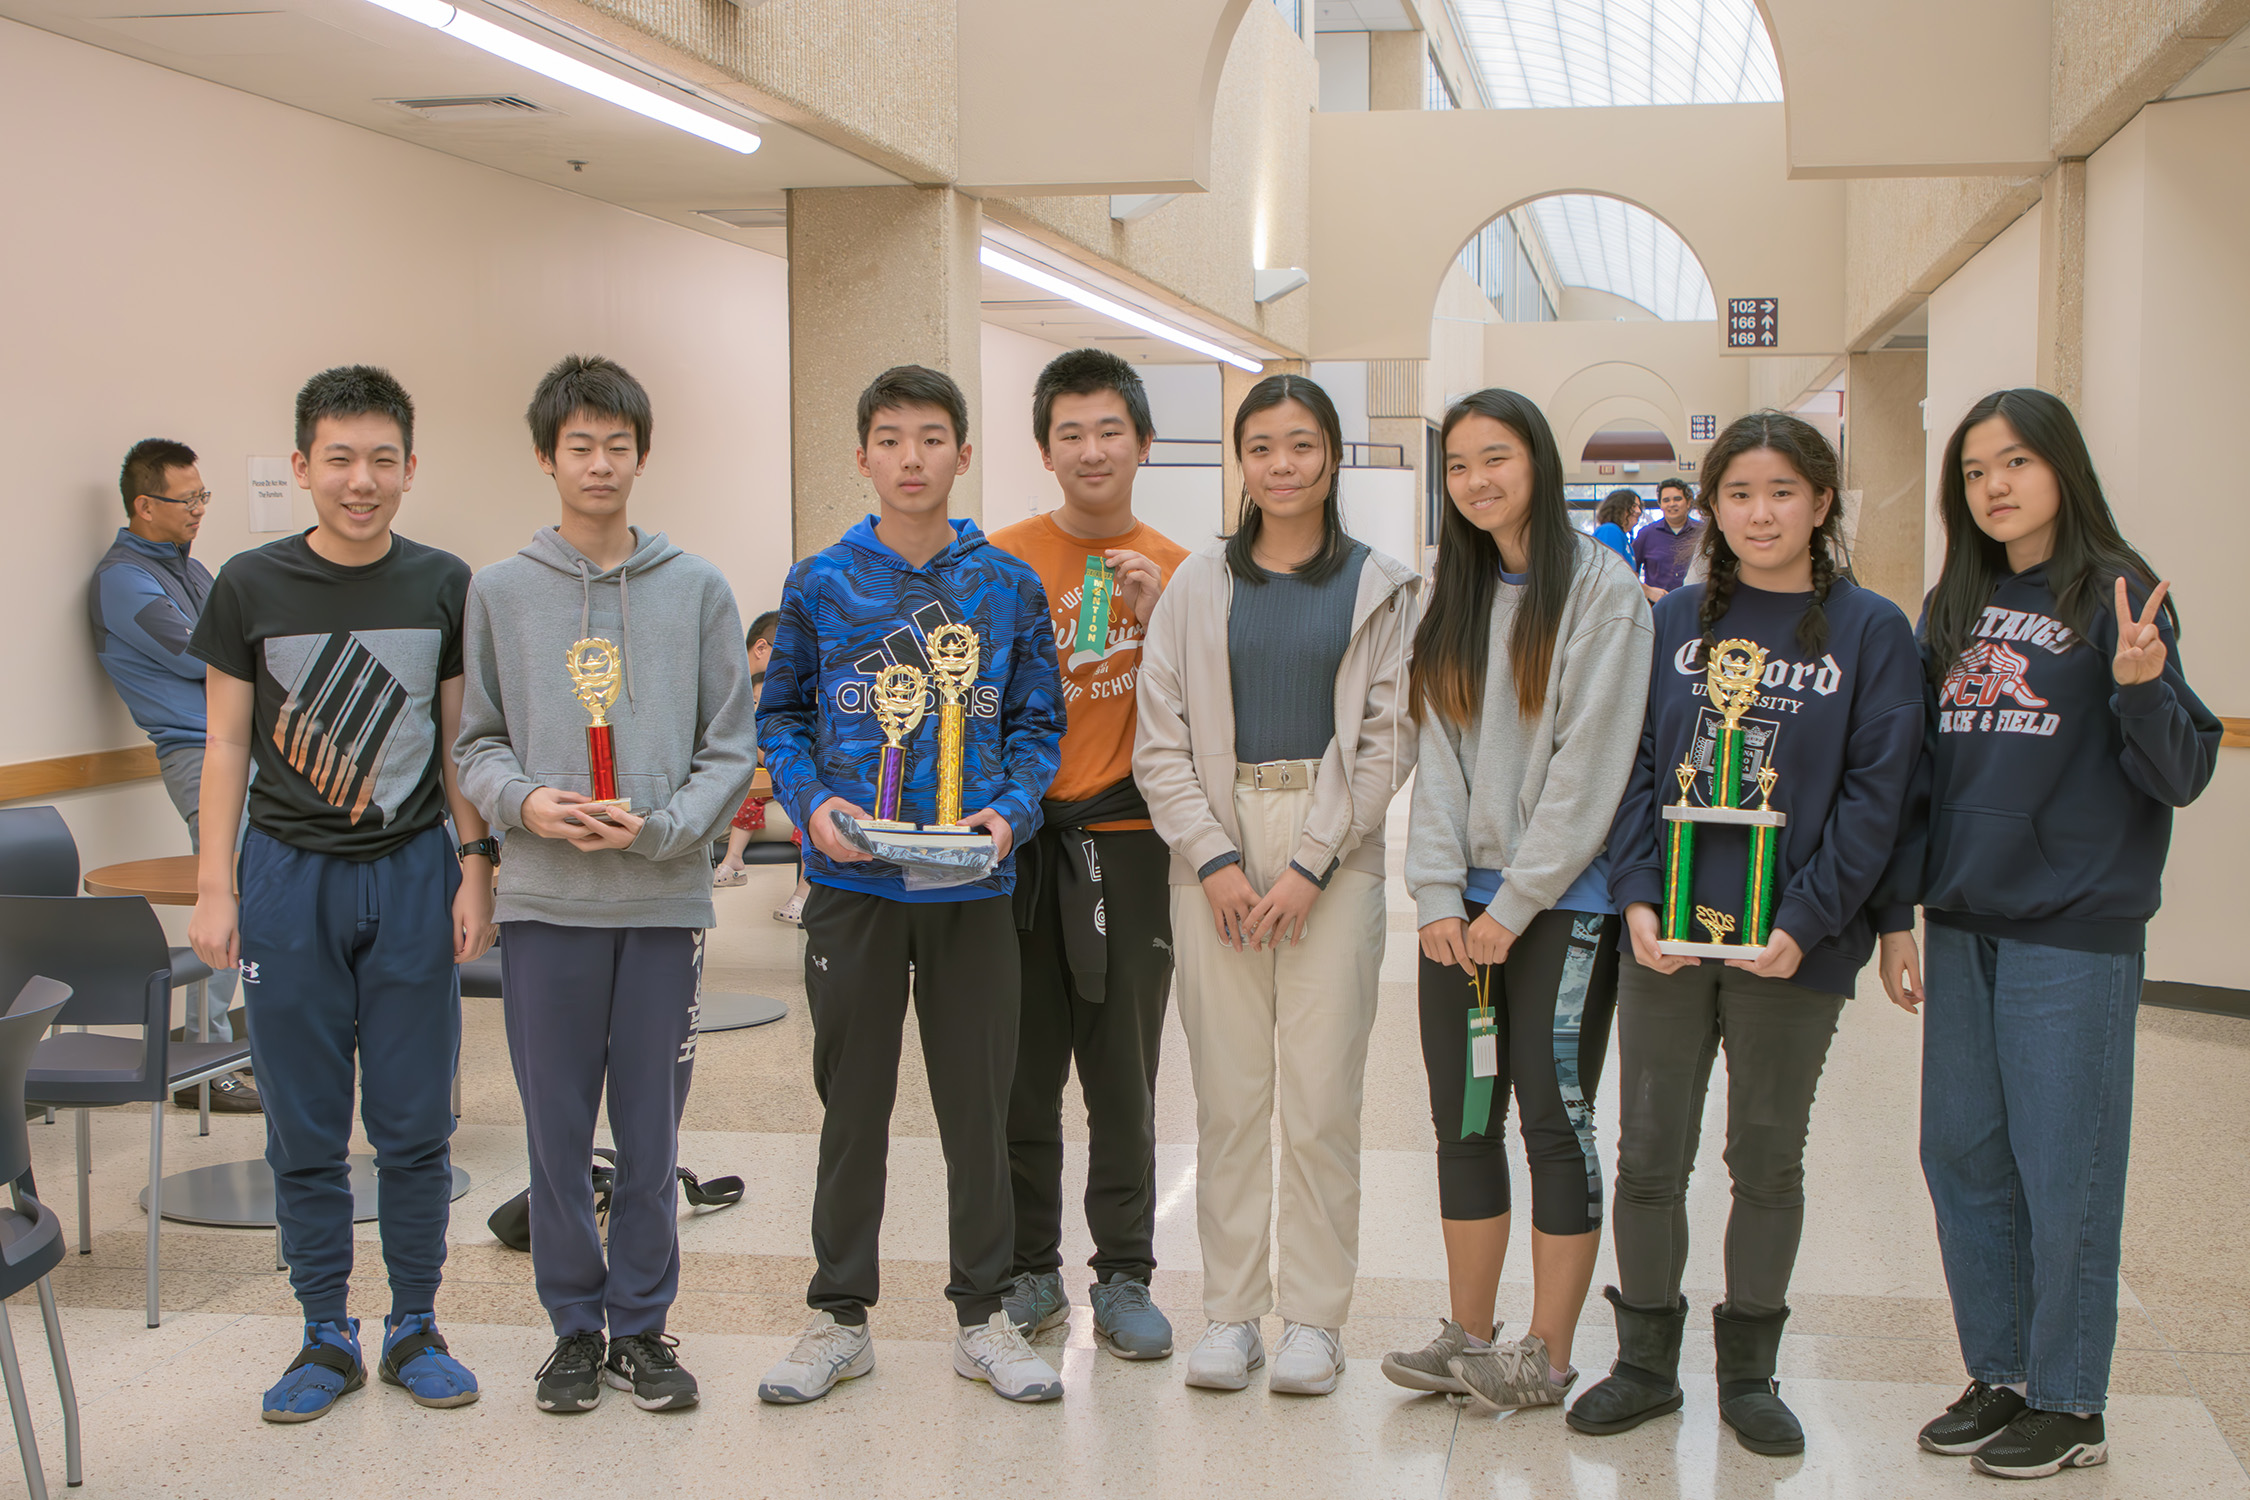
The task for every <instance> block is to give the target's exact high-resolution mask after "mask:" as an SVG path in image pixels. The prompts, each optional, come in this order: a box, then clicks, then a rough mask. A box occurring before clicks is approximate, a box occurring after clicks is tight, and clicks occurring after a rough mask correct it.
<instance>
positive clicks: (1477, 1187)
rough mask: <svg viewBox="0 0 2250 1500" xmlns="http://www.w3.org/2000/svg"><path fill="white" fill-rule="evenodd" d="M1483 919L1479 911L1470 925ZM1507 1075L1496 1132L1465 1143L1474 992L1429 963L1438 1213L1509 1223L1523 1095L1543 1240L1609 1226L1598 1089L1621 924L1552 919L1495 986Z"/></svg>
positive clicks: (1449, 970)
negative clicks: (1514, 1141)
mask: <svg viewBox="0 0 2250 1500" xmlns="http://www.w3.org/2000/svg"><path fill="white" fill-rule="evenodd" d="M1483 911H1484V908H1483V907H1482V906H1479V905H1477V904H1476V903H1474V902H1471V903H1470V904H1469V907H1468V914H1469V920H1470V921H1472V922H1473V921H1475V920H1476V918H1477V917H1478V915H1479V914H1481V913H1482V912H1483ZM1491 1000H1492V1008H1493V1014H1494V1019H1495V1021H1496V1022H1497V1023H1498V1031H1499V1036H1498V1042H1499V1047H1500V1076H1498V1077H1497V1078H1495V1079H1493V1081H1492V1085H1493V1086H1492V1121H1491V1124H1490V1125H1489V1126H1488V1127H1487V1130H1488V1133H1487V1134H1483V1135H1472V1136H1469V1137H1467V1138H1466V1139H1464V1138H1463V1137H1462V1135H1461V1096H1462V1094H1463V1093H1464V1092H1465V1089H1466V1085H1467V1075H1468V1069H1469V1012H1470V1010H1471V1009H1472V1008H1473V1007H1474V1006H1475V1005H1476V986H1475V985H1474V984H1473V983H1471V981H1470V979H1469V976H1468V975H1467V974H1464V973H1463V972H1462V971H1461V970H1460V968H1459V967H1458V966H1452V965H1445V964H1437V963H1432V962H1431V961H1430V958H1429V955H1427V954H1424V955H1423V957H1422V969H1421V1010H1422V1062H1423V1064H1424V1066H1425V1067H1427V1068H1428V1070H1429V1075H1430V1118H1431V1123H1433V1124H1434V1125H1435V1126H1436V1127H1437V1161H1438V1212H1439V1213H1440V1214H1442V1215H1443V1216H1444V1217H1446V1218H1448V1219H1494V1218H1498V1217H1499V1216H1500V1215H1502V1214H1504V1213H1506V1212H1508V1204H1509V1197H1508V1152H1507V1148H1506V1146H1505V1145H1504V1144H1503V1143H1502V1141H1501V1139H1500V1135H1499V1130H1500V1126H1501V1123H1502V1122H1503V1121H1504V1120H1505V1119H1506V1118H1507V1111H1508V1092H1509V1090H1510V1089H1511V1088H1512V1089H1514V1091H1515V1096H1516V1113H1517V1116H1518V1118H1519V1120H1520V1122H1521V1124H1522V1126H1523V1151H1524V1159H1525V1161H1526V1162H1527V1163H1528V1164H1529V1166H1530V1168H1531V1223H1532V1227H1533V1228H1535V1229H1537V1230H1538V1231H1539V1232H1540V1233H1541V1234H1588V1233H1591V1232H1592V1231H1594V1230H1597V1229H1599V1228H1601V1225H1602V1164H1601V1158H1600V1157H1599V1156H1597V1155H1596V1154H1595V1152H1594V1088H1595V1085H1597V1084H1598V1083H1600V1082H1601V1076H1602V1057H1603V1054H1604V1053H1605V1052H1607V1051H1608V1049H1609V1023H1610V1017H1611V1016H1612V1015H1613V1014H1614V1013H1615V1012H1616V1009H1617V918H1616V917H1615V916H1602V915H1595V914H1591V913H1586V912H1570V911H1544V912H1541V913H1540V914H1539V915H1538V916H1536V917H1534V918H1533V919H1532V922H1531V926H1530V927H1529V928H1527V929H1525V931H1524V932H1523V933H1522V934H1521V935H1520V936H1518V937H1517V939H1516V941H1515V946H1514V947H1512V948H1510V949H1509V950H1508V961H1507V962H1506V963H1504V964H1502V965H1501V966H1500V967H1499V968H1498V969H1497V970H1496V971H1494V973H1493V975H1492V984H1491Z"/></svg>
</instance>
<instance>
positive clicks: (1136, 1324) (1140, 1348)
mask: <svg viewBox="0 0 2250 1500" xmlns="http://www.w3.org/2000/svg"><path fill="white" fill-rule="evenodd" d="M1086 1292H1087V1296H1088V1298H1089V1299H1090V1300H1091V1301H1092V1302H1093V1304H1094V1337H1095V1339H1096V1340H1097V1341H1099V1342H1100V1344H1101V1346H1102V1347H1103V1348H1105V1349H1107V1350H1108V1351H1109V1352H1110V1353H1112V1354H1114V1355H1116V1356H1117V1357H1118V1358H1119V1359H1169V1358H1171V1356H1172V1320H1171V1319H1169V1318H1167V1317H1165V1316H1164V1314H1163V1313H1162V1312H1161V1311H1159V1310H1158V1308H1157V1306H1156V1304H1155V1303H1154V1302H1152V1301H1150V1300H1149V1295H1148V1283H1147V1282H1146V1281H1144V1280H1141V1279H1140V1278H1139V1277H1136V1276H1134V1275H1132V1274H1131V1273H1130V1272H1127V1271H1112V1272H1110V1273H1109V1275H1108V1276H1107V1277H1105V1278H1103V1279H1102V1280H1100V1281H1097V1282H1095V1283H1094V1284H1093V1285H1092V1286H1090V1287H1088V1288H1087V1289H1086ZM1066 1307H1067V1304H1066Z"/></svg>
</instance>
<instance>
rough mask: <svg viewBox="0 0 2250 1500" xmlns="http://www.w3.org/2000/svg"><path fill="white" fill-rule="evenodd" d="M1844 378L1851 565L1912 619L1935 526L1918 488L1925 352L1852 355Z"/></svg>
mask: <svg viewBox="0 0 2250 1500" xmlns="http://www.w3.org/2000/svg"><path fill="white" fill-rule="evenodd" d="M1850 358H1851V363H1850V366H1849V368H1848V370H1847V372H1846V375H1845V380H1844V487H1845V488H1846V489H1848V490H1856V491H1858V492H1859V517H1858V528H1857V535H1856V537H1855V538H1854V541H1853V546H1852V566H1853V570H1854V571H1855V572H1856V573H1857V575H1858V577H1859V581H1860V582H1861V583H1862V584H1863V585H1865V586H1866V587H1868V588H1871V589H1873V590H1874V591H1875V592H1876V593H1878V594H1881V595H1882V596H1883V597H1884V598H1886V599H1888V600H1890V601H1891V602H1892V603H1893V604H1896V605H1897V606H1898V607H1899V608H1900V609H1903V610H1905V611H1906V617H1907V618H1908V619H1909V620H1911V619H1915V618H1917V617H1918V616H1919V615H1920V613H1921V608H1922V592H1923V579H1922V567H1923V553H1922V547H1923V536H1924V532H1925V530H1926V528H1929V527H1933V526H1935V525H1936V524H1937V522H1936V521H1935V519H1934V518H1933V517H1932V515H1931V511H1932V508H1933V505H1934V499H1935V497H1932V496H1926V495H1924V493H1923V488H1924V483H1925V480H1924V447H1923V432H1922V397H1923V394H1924V392H1925V391H1926V390H1927V389H1928V385H1929V355H1928V354H1926V353H1924V352H1923V351H1922V350H1919V349H1900V350H1892V351H1887V352H1884V353H1880V354H1854V355H1852V356H1851V357H1850Z"/></svg>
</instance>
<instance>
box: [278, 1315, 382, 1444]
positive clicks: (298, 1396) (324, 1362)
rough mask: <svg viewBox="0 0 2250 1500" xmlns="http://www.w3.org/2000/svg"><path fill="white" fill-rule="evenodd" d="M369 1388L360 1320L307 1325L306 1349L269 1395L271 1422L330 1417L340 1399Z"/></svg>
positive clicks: (301, 1350) (308, 1420) (298, 1352)
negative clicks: (360, 1339) (361, 1341)
mask: <svg viewBox="0 0 2250 1500" xmlns="http://www.w3.org/2000/svg"><path fill="white" fill-rule="evenodd" d="M365 1384H367V1366H366V1365H365V1364H364V1363H362V1362H361V1360H360V1357H359V1319H357V1318H347V1319H345V1320H344V1321H343V1322H341V1323H307V1324H306V1325H305V1345H304V1347H303V1348H301V1349H299V1350H298V1351H297V1358H296V1359H295V1360H294V1361H293V1362H292V1363H291V1364H290V1366H289V1368H288V1369H287V1370H284V1371H283V1372H282V1375H281V1379H280V1380H278V1381H276V1382H275V1383H274V1385H273V1387H272V1388H271V1389H269V1390H268V1391H267V1392H266V1402H265V1410H264V1411H263V1412H261V1413H260V1415H261V1416H263V1417H264V1418H265V1419H266V1420H267V1421H269V1422H310V1421H311V1420H313V1418H315V1417H325V1416H327V1415H328V1408H330V1407H331V1406H334V1405H335V1404H336V1401H337V1398H339V1397H342V1396H348V1395H350V1394H351V1393H352V1392H353V1391H356V1390H358V1389H359V1388H360V1387H361V1386H363V1385H365Z"/></svg>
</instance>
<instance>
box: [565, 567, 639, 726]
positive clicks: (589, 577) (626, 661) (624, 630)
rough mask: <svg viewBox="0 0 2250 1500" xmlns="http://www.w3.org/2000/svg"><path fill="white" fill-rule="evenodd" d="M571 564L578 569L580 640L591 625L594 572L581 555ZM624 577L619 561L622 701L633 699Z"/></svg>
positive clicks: (630, 616)
mask: <svg viewBox="0 0 2250 1500" xmlns="http://www.w3.org/2000/svg"><path fill="white" fill-rule="evenodd" d="M575 566H576V567H577V569H578V590H579V592H578V638H579V639H580V640H584V639H586V632H587V631H588V630H589V629H591V628H592V627H593V621H594V575H593V572H592V570H591V568H590V565H589V564H588V563H587V561H586V559H585V558H583V557H581V558H579V559H578V561H577V563H576V564H575ZM625 579H626V568H625V565H624V564H623V563H619V564H618V565H617V618H618V625H619V626H620V630H619V634H621V635H623V636H624V637H625V639H624V640H623V641H622V642H621V643H620V644H619V646H618V655H619V656H620V657H621V658H622V662H621V664H622V665H623V667H624V668H625V701H626V702H627V703H630V702H632V701H633V606H632V604H631V603H630V602H629V601H628V599H627V598H626V594H625Z"/></svg>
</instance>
